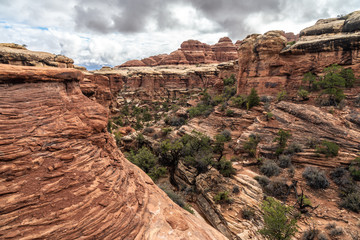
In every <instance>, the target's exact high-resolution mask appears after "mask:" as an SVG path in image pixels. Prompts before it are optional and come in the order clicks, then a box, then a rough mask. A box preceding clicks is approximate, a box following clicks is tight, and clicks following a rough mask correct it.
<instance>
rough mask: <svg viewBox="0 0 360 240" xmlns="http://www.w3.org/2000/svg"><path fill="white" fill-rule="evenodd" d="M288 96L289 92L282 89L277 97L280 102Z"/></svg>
mask: <svg viewBox="0 0 360 240" xmlns="http://www.w3.org/2000/svg"><path fill="white" fill-rule="evenodd" d="M286 97H287V92H286V91H285V90H282V91H281V92H279V93H278V95H277V98H276V99H277V101H278V102H280V101H282V100H285V98H286Z"/></svg>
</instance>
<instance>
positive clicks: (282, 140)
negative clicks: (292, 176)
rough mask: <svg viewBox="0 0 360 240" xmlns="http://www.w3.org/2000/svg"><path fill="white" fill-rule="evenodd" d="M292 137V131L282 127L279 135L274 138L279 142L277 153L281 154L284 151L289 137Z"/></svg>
mask: <svg viewBox="0 0 360 240" xmlns="http://www.w3.org/2000/svg"><path fill="white" fill-rule="evenodd" d="M290 137H291V134H290V131H286V130H283V129H280V130H279V132H278V133H277V137H275V138H274V142H278V147H277V149H276V152H275V153H276V155H280V154H281V153H283V152H284V150H285V148H286V144H287V141H288V139H289V138H290Z"/></svg>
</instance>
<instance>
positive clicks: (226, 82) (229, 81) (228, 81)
mask: <svg viewBox="0 0 360 240" xmlns="http://www.w3.org/2000/svg"><path fill="white" fill-rule="evenodd" d="M235 82H236V78H235V75H234V74H231V76H230V77H228V78H224V79H223V83H224V86H232V85H234V84H235Z"/></svg>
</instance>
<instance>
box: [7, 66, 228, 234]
mask: <svg viewBox="0 0 360 240" xmlns="http://www.w3.org/2000/svg"><path fill="white" fill-rule="evenodd" d="M82 78H83V75H82V73H81V72H80V71H77V70H71V69H69V70H64V69H57V68H35V67H19V66H11V65H0V79H1V80H0V123H1V128H0V136H1V138H0V153H1V154H0V160H1V161H0V175H1V179H2V181H1V184H0V192H1V194H0V204H1V206H2V209H1V211H0V238H2V239H225V237H223V236H222V235H221V234H220V233H219V232H218V231H216V230H214V229H213V228H212V227H210V226H209V225H207V224H206V223H205V222H204V221H202V220H200V219H198V218H196V217H195V216H193V215H192V214H190V213H188V212H186V211H184V210H183V209H181V208H180V207H178V206H177V205H176V204H174V203H173V202H172V201H171V200H170V199H169V198H168V197H167V196H166V194H165V193H163V192H162V191H161V190H160V189H159V188H158V187H157V186H156V185H154V183H153V182H152V180H151V179H150V178H149V177H148V176H147V175H146V174H145V173H143V172H142V171H141V170H140V169H139V168H137V167H136V166H134V165H133V164H131V163H130V162H128V161H127V160H126V159H125V158H124V157H123V155H122V154H121V152H119V151H118V150H117V148H116V144H115V142H114V140H113V138H111V137H110V135H109V134H108V133H107V132H106V125H107V111H106V110H105V108H104V107H102V106H101V105H99V104H97V103H95V102H93V101H90V100H89V99H88V98H87V97H85V96H84V95H83V94H82V93H81V90H80V88H79V81H80V80H81V79H82Z"/></svg>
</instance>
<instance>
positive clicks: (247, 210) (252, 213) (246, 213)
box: [241, 207, 255, 220]
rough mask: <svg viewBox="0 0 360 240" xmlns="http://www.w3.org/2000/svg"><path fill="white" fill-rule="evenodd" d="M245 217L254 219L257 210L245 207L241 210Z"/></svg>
mask: <svg viewBox="0 0 360 240" xmlns="http://www.w3.org/2000/svg"><path fill="white" fill-rule="evenodd" d="M241 216H242V218H243V219H246V220H252V219H253V218H254V217H255V211H254V210H253V209H251V208H249V207H244V208H243V209H242V211H241Z"/></svg>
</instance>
